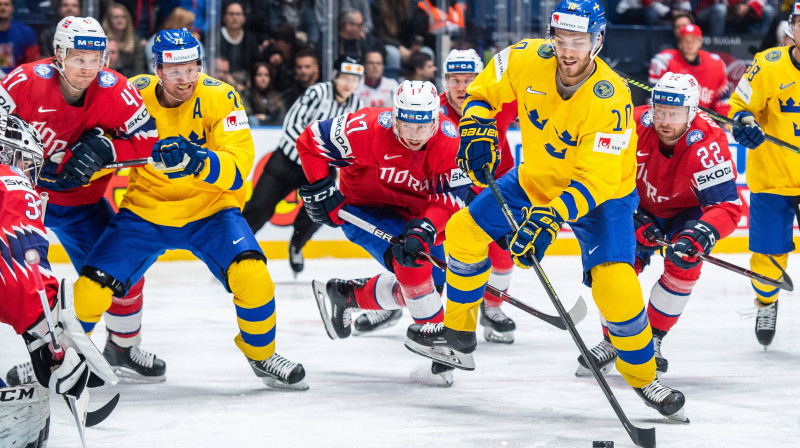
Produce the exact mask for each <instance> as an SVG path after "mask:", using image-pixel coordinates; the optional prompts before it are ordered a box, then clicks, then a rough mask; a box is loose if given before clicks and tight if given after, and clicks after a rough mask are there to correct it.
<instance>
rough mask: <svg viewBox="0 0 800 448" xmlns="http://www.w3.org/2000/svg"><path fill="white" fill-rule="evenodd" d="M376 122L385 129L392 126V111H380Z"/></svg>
mask: <svg viewBox="0 0 800 448" xmlns="http://www.w3.org/2000/svg"><path fill="white" fill-rule="evenodd" d="M378 124H379V125H381V126H383V127H384V128H386V129H391V128H392V113H391V112H389V111H388V110H387V111H386V112H381V114H380V115H378Z"/></svg>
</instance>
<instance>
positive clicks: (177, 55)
mask: <svg viewBox="0 0 800 448" xmlns="http://www.w3.org/2000/svg"><path fill="white" fill-rule="evenodd" d="M192 61H197V62H198V66H199V67H200V68H201V70H202V61H203V58H202V55H201V53H200V44H199V43H198V42H197V39H195V38H194V36H193V35H192V33H190V32H189V30H187V29H186V28H181V29H179V30H161V31H159V32H158V34H156V37H155V39H154V40H153V71H155V72H156V73H158V69H159V66H160V65H161V64H184V63H186V62H192ZM199 76H200V71H197V77H199ZM195 80H196V78H195ZM192 81H194V80H192Z"/></svg>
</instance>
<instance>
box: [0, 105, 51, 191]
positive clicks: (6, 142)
mask: <svg viewBox="0 0 800 448" xmlns="http://www.w3.org/2000/svg"><path fill="white" fill-rule="evenodd" d="M43 163H44V145H43V144H42V140H41V139H40V138H39V133H38V132H36V129H34V128H33V127H32V126H31V125H29V124H28V123H27V122H26V121H25V120H23V119H21V118H20V117H18V116H16V115H8V114H6V113H3V112H0V164H3V165H9V166H11V167H12V168H16V169H17V170H19V172H20V173H21V174H25V175H26V176H28V178H29V179H30V181H31V183H33V184H34V185H36V181H37V180H38V179H39V170H40V169H41V168H42V164H43Z"/></svg>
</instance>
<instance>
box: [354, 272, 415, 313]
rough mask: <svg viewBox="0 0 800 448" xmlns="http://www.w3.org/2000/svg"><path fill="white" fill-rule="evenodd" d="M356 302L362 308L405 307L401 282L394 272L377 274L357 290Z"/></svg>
mask: <svg viewBox="0 0 800 448" xmlns="http://www.w3.org/2000/svg"><path fill="white" fill-rule="evenodd" d="M355 296H356V303H357V304H358V307H359V308H361V309H362V310H396V309H399V308H403V307H405V305H406V304H405V300H404V299H403V294H402V293H401V292H400V284H399V283H397V278H396V277H395V276H394V274H392V273H389V272H386V273H383V274H379V275H376V276H375V277H372V278H371V279H369V280H368V281H367V284H366V285H364V286H362V287H357V288H356V291H355Z"/></svg>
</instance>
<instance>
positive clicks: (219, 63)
mask: <svg viewBox="0 0 800 448" xmlns="http://www.w3.org/2000/svg"><path fill="white" fill-rule="evenodd" d="M213 76H214V78H217V79H219V80H220V81H222V82H224V83H227V84H230V85H232V86H234V87H236V80H234V79H233V77H232V76H231V63H230V61H228V59H227V58H225V57H224V56H217V57H215V58H214V74H213ZM237 90H239V89H238V88H237Z"/></svg>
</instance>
